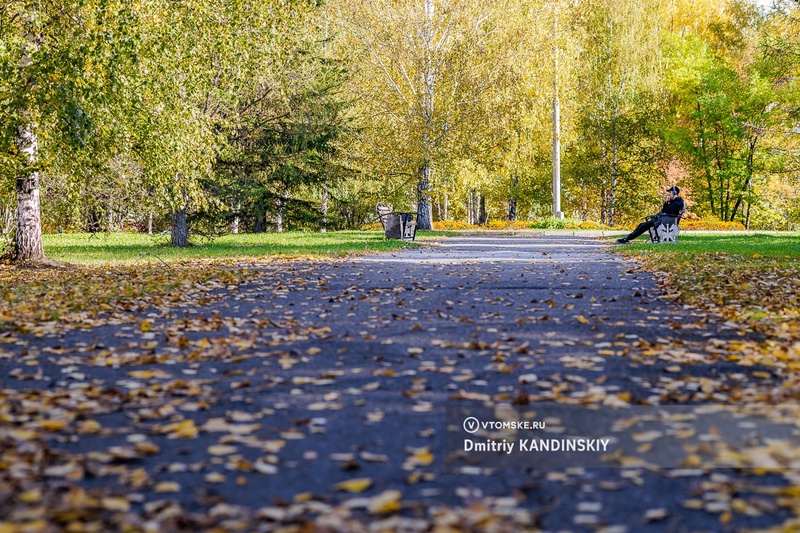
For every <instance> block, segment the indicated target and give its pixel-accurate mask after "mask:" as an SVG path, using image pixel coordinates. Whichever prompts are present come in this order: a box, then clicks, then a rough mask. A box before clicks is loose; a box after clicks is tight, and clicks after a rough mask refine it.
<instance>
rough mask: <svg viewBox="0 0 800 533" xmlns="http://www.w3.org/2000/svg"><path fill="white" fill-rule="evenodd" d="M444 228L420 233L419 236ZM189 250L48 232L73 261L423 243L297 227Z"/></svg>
mask: <svg viewBox="0 0 800 533" xmlns="http://www.w3.org/2000/svg"><path fill="white" fill-rule="evenodd" d="M439 235H440V234H439V233H438V232H425V233H424V234H423V232H419V233H417V239H418V240H425V239H426V238H431V237H436V236H439ZM193 241H194V244H193V245H192V246H190V247H188V248H175V247H172V246H171V245H170V241H169V236H168V235H152V236H149V235H145V234H141V233H99V234H89V233H65V234H52V235H45V236H44V248H45V254H46V255H47V256H48V257H49V258H51V259H56V260H59V261H65V262H68V263H78V264H93V263H132V262H138V261H159V260H161V261H164V262H167V263H169V262H174V261H181V260H188V259H243V258H251V259H253V258H265V257H303V256H311V257H340V256H344V255H349V254H360V253H369V252H386V251H392V250H398V249H402V248H408V247H415V246H418V244H415V243H410V242H405V241H398V240H386V239H385V238H384V236H383V232H381V231H334V232H328V233H315V232H300V231H291V232H285V233H259V234H238V235H225V236H221V237H218V238H215V239H204V238H195V239H193Z"/></svg>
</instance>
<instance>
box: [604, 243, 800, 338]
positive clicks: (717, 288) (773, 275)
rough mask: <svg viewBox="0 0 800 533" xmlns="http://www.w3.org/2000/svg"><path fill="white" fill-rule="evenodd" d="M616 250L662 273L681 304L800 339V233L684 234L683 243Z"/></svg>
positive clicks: (633, 246) (632, 246) (665, 281)
mask: <svg viewBox="0 0 800 533" xmlns="http://www.w3.org/2000/svg"><path fill="white" fill-rule="evenodd" d="M616 250H618V251H619V253H622V254H625V255H629V256H633V257H636V258H638V259H640V260H641V261H643V262H644V263H645V264H646V265H647V268H648V269H650V270H653V271H656V272H661V273H662V279H663V281H664V283H663V286H664V288H665V289H666V290H667V292H668V293H671V294H673V295H674V297H675V298H676V299H677V300H678V301H680V302H685V303H688V304H691V305H695V306H698V307H701V308H704V309H708V310H709V311H713V312H717V313H721V314H722V315H723V316H725V317H726V318H728V319H731V320H736V321H740V322H744V323H745V324H747V326H748V327H752V328H757V329H763V330H767V331H773V332H774V331H776V328H781V329H782V331H784V332H786V333H788V334H789V337H792V338H794V337H796V338H798V339H800V328H798V317H800V233H797V232H793V233H774V234H773V233H770V234H757V233H756V234H750V233H731V234H723V233H719V234H693V233H691V232H683V233H681V235H680V242H678V243H677V244H660V245H653V244H646V243H645V239H644V237H642V238H640V240H639V241H635V244H628V245H625V246H619V247H617V248H616Z"/></svg>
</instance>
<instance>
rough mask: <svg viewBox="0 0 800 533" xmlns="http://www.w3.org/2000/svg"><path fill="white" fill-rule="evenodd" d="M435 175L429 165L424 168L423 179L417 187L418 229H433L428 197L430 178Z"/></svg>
mask: <svg viewBox="0 0 800 533" xmlns="http://www.w3.org/2000/svg"><path fill="white" fill-rule="evenodd" d="M432 173H433V169H432V168H431V165H430V164H429V163H428V164H426V165H425V166H424V167H422V171H421V174H422V177H421V178H420V181H419V185H417V229H427V230H431V229H433V213H432V212H431V203H430V202H431V197H430V196H429V195H428V188H429V187H430V182H431V181H430V176H431V174H432Z"/></svg>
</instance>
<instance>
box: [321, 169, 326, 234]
mask: <svg viewBox="0 0 800 533" xmlns="http://www.w3.org/2000/svg"><path fill="white" fill-rule="evenodd" d="M320 231H321V232H322V233H325V232H327V231H328V182H327V181H326V182H325V183H323V184H322V228H320Z"/></svg>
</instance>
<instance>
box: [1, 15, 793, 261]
mask: <svg viewBox="0 0 800 533" xmlns="http://www.w3.org/2000/svg"><path fill="white" fill-rule="evenodd" d="M799 31H800V4H798V2H796V1H793V0H791V1H790V0H779V1H776V2H775V4H774V5H773V6H772V7H771V8H769V9H765V8H760V7H758V6H757V5H755V4H754V3H752V2H751V1H750V0H725V1H723V2H718V1H716V0H696V1H689V0H675V1H674V2H669V3H663V2H658V1H657V0H638V1H634V0H624V1H622V2H618V1H612V0H601V1H598V2H582V1H577V2H576V1H568V0H556V1H546V2H545V1H544V0H495V1H492V2H487V1H486V0H447V1H445V0H328V1H327V2H325V3H323V2H321V1H318V0H272V1H270V2H257V1H255V0H204V1H200V0H173V1H170V2H161V1H157V0H132V1H129V2H120V1H116V0H76V1H74V2H71V3H69V4H63V3H60V2H55V1H53V0H36V1H33V0H9V1H8V2H6V3H4V5H3V6H1V7H0V39H2V46H1V47H0V125H1V126H0V128H1V129H0V226H1V227H0V229H1V230H2V231H3V232H4V233H5V234H7V235H9V234H13V239H12V248H13V250H12V251H13V255H14V256H15V257H16V258H17V259H19V260H23V261H39V260H42V259H43V258H44V251H43V248H42V244H41V243H42V238H41V235H42V232H43V231H49V232H55V231H116V230H119V229H122V228H124V229H126V230H132V229H135V230H138V231H148V232H162V231H167V232H169V233H170V234H171V236H172V237H171V238H172V242H173V244H174V245H176V246H187V245H188V244H189V238H190V236H191V235H218V234H221V233H226V232H244V231H248V232H261V231H283V230H286V229H297V228H302V229H309V230H335V229H342V228H354V227H360V226H362V225H364V224H365V223H368V222H371V221H374V220H375V218H374V213H373V207H374V205H375V203H376V202H378V201H382V202H385V203H389V204H391V205H394V206H395V207H397V208H398V209H402V210H410V209H414V210H416V211H417V213H418V216H419V226H420V227H421V228H423V229H424V228H432V227H435V225H436V222H437V221H440V220H445V219H453V220H461V221H465V222H469V223H474V224H478V223H486V222H487V221H488V220H491V219H495V220H496V219H506V220H533V219H540V218H545V217H548V216H551V215H552V201H553V197H552V194H553V193H552V187H551V176H552V171H551V164H552V157H551V143H552V139H553V132H552V118H551V113H552V105H553V104H552V103H553V98H554V96H555V94H556V92H557V93H558V95H559V99H560V105H561V111H562V130H561V138H560V141H561V146H562V147H563V154H562V162H563V171H562V184H563V197H562V208H563V210H564V211H565V212H566V214H567V215H568V216H570V217H572V218H577V219H584V220H593V221H598V222H603V223H605V224H608V225H611V226H615V225H620V224H630V223H631V222H632V221H634V220H636V219H637V218H639V217H640V216H641V215H642V214H643V213H647V212H650V211H652V209H654V208H656V207H657V206H658V205H659V193H660V192H661V191H662V190H663V189H664V188H665V187H666V186H667V185H672V184H677V185H679V186H681V187H682V189H683V190H684V193H685V194H684V196H685V197H686V198H687V200H688V202H689V204H690V211H691V212H692V213H694V214H695V215H697V216H705V217H715V218H718V219H720V220H726V221H740V222H742V223H743V224H745V225H747V226H748V227H752V228H770V229H792V228H797V227H798V224H800V194H799V193H798V190H800V187H798V185H800V173H799V172H798V170H800V168H799V166H798V162H799V161H798V154H800V146H798V142H797V141H798V131H799V130H798V129H797V123H798V110H799V109H800V105H798V104H800V98H799V94H798V88H799V87H800V86H799V85H798V82H797V80H798V69H799V68H800V39H798V37H797V36H798V34H800V33H799Z"/></svg>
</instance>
